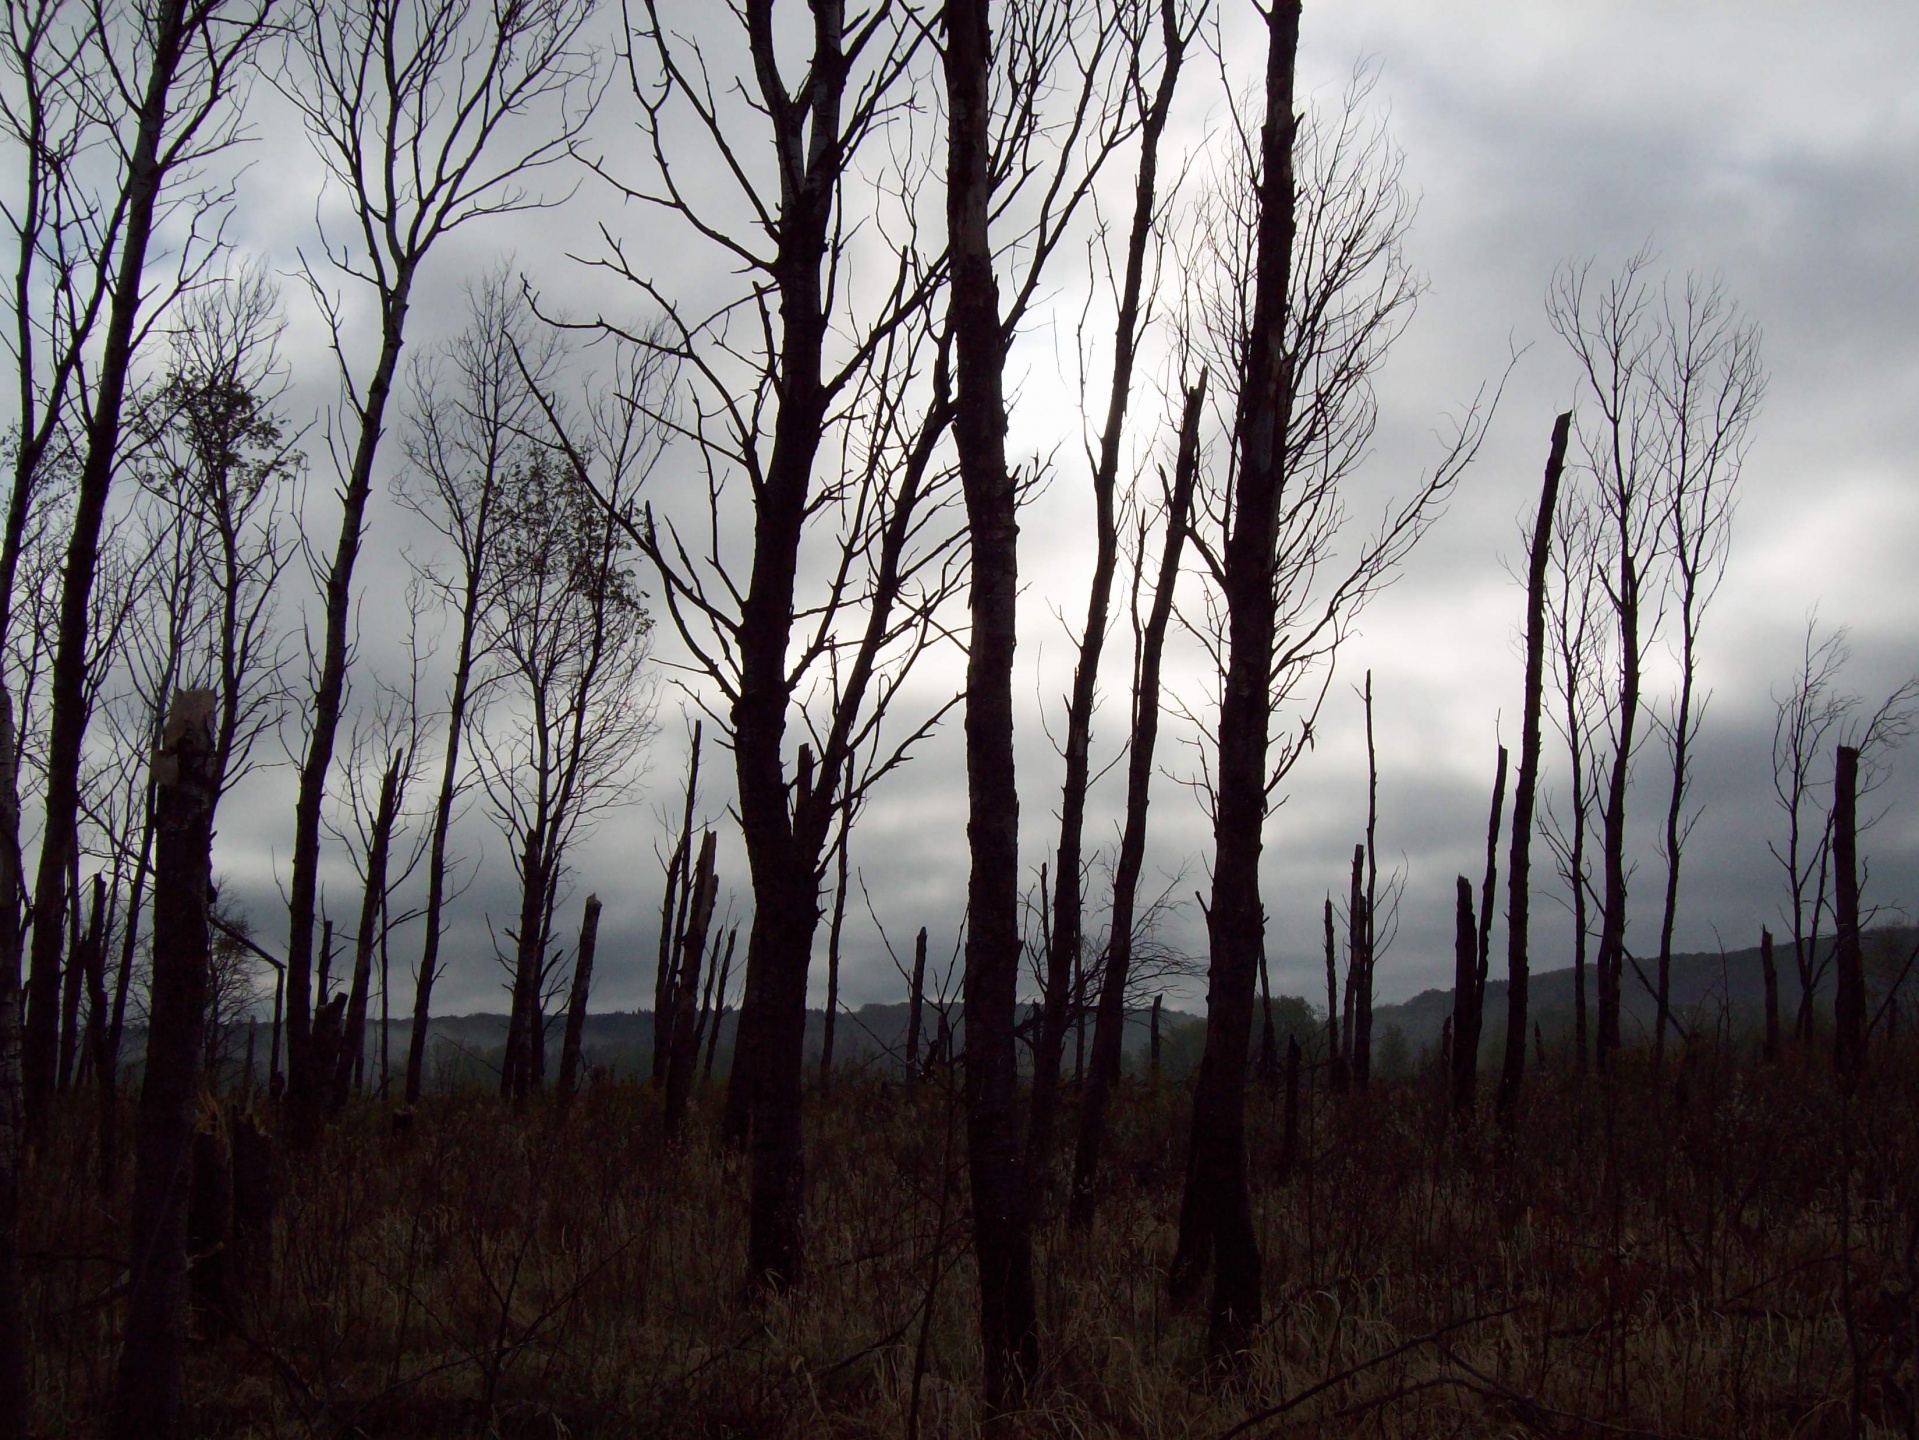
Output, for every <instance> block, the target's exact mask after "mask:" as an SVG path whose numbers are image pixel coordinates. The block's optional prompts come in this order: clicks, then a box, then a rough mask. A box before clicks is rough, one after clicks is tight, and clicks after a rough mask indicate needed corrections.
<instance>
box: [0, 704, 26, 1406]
mask: <svg viewBox="0 0 1919 1440" xmlns="http://www.w3.org/2000/svg"><path fill="white" fill-rule="evenodd" d="M18 754H19V750H18V749H17V748H16V745H15V740H14V731H13V697H12V696H11V695H9V694H8V693H7V690H6V688H5V686H4V685H0V1430H4V1431H5V1432H6V1433H7V1434H10V1435H25V1434H26V1433H27V1414H28V1411H27V1325H26V1310H25V1299H24V1296H23V1294H22V1292H21V1288H20V1169H21V1161H22V1158H23V1153H22V1152H23V1148H24V1147H23V1140H24V1138H25V1137H24V1134H23V1132H22V1127H21V1116H22V1109H23V1106H22V1101H21V1092H20V796H19V790H18V787H17V784H16V774H17V772H16V770H15V766H16V764H17V761H16V757H17V756H18Z"/></svg>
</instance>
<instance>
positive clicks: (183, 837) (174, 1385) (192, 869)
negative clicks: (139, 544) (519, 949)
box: [110, 690, 218, 1440]
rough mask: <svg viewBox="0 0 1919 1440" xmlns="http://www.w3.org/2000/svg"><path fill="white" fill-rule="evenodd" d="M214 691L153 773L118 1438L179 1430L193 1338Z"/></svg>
mask: <svg viewBox="0 0 1919 1440" xmlns="http://www.w3.org/2000/svg"><path fill="white" fill-rule="evenodd" d="M214 703H215V701H214V695H213V692H212V691H210V690H185V691H181V692H180V693H179V694H178V695H177V696H176V697H175V698H174V702H173V709H172V713H171V714H170V716H169V717H168V721H167V728H166V734H165V737H164V740H163V743H162V746H161V749H160V751H159V753H158V754H157V755H156V756H155V757H154V770H155V773H156V778H157V780H158V782H159V825H158V827H157V829H158V833H157V835H156V837H155V838H156V845H157V852H158V853H157V856H156V861H155V874H154V890H153V998H152V1003H151V1010H150V1020H149V1022H148V1027H147V1059H146V1080H145V1082H144V1084H143V1086H142V1089H141V1093H140V1119H139V1145H138V1157H137V1168H136V1170H135V1178H134V1188H133V1211H132V1226H131V1234H130V1236H129V1243H128V1246H127V1254H128V1257H129V1261H130V1265H129V1275H128V1280H127V1311H126V1329H125V1339H124V1342H123V1345H122V1349H121V1354H120V1365H119V1375H118V1379H117V1382H116V1386H115V1393H114V1402H113V1418H112V1423H111V1427H110V1433H111V1434H112V1435H114V1436H115V1437H124V1440H135V1437H145V1436H154V1435H171V1434H173V1433H175V1431H176V1429H177V1427H178V1423H179V1413H180V1381H181V1365H182V1362H183V1359H184V1356H185V1351H186V1339H187V1288H186V1287H187V1197H188V1189H189V1186H190V1184H191V1180H192V1173H193V1127H194V1112H195V1108H196V1106H197V1104H198V1102H199V1098H200V1057H201V1039H202V1033H201V1032H202V1029H203V1027H204V1024H205V1016H206V997H207V986H208V970H209V956H210V952H209V947H208V943H207V898H208V895H209V893H210V889H211V886H212V882H213V867H212V854H211V852H212V844H213V829H212V819H213V804H214V799H215V797H216V794H217V788H218V787H217V780H216V777H215V775H214V773H213V770H214V753H213V734H212V726H211V721H212V719H213V711H214Z"/></svg>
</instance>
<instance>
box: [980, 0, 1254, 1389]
mask: <svg viewBox="0 0 1919 1440" xmlns="http://www.w3.org/2000/svg"><path fill="white" fill-rule="evenodd" d="M987 10H988V6H987V0H947V4H946V9H945V14H946V45H945V50H944V54H943V59H944V62H945V72H946V98H947V107H948V119H947V172H946V228H947V241H948V246H949V255H950V262H951V282H950V285H951V288H950V294H951V297H952V298H951V305H952V327H953V338H954V345H955V350H956V355H957V367H956V378H957V382H958V389H957V396H956V408H955V412H954V436H955V439H956V441H957V443H958V449H959V470H960V484H961V487H962V489H963V490H964V492H965V499H966V518H967V527H968V531H969V533H970V536H971V540H972V566H973V569H972V585H971V591H970V601H971V605H970V611H971V621H972V628H971V639H970V644H969V648H968V653H967V660H966V790H967V825H966V832H967V839H968V842H969V847H970V850H971V859H972V865H971V871H970V874H969V876H968V879H967V889H966V897H967V925H966V971H965V981H964V992H965V1018H966V1075H965V1091H966V1132H967V1135H966V1138H967V1151H968V1159H969V1162H970V1163H969V1166H968V1173H969V1176H970V1179H971V1183H972V1196H973V1250H974V1255H975V1257H976V1258H977V1261H978V1266H979V1289H980V1342H981V1352H982V1362H983V1370H984V1380H985V1387H984V1388H985V1398H986V1407H987V1410H988V1412H989V1413H992V1414H998V1413H1003V1412H1004V1411H1006V1410H1008V1409H1011V1408H1012V1407H1014V1406H1015V1405H1016V1404H1017V1403H1018V1402H1019V1400H1020V1398H1021V1397H1022V1396H1023V1395H1024V1393H1025V1391H1026V1387H1027V1386H1028V1385H1029V1384H1030V1383H1031V1382H1032V1381H1033V1380H1034V1379H1035V1378H1036V1377H1037V1375H1038V1372H1039V1324H1038V1315H1037V1310H1036V1301H1035V1295H1034V1286H1033V1248H1032V1235H1031V1229H1030V1220H1029V1217H1028V1214H1027V1206H1026V1200H1027V1186H1026V1182H1025V1177H1024V1173H1023V1164H1022V1156H1021V1154H1020V1127H1019V1111H1018V1072H1017V1069H1016V1063H1017V1061H1016V1053H1015V1049H1014V1038H1013V1022H1014V1003H1015V996H1016V991H1017V987H1018V984H1019V962H1020V934H1019V788H1018V785H1017V784H1016V783H1015V778H1014V769H1013V646H1014V642H1015V640H1016V638H1017V633H1018V628H1017V623H1016V617H1017V610H1018V600H1019V522H1018V492H1017V491H1016V489H1015V487H1014V484H1013V477H1012V476H1011V475H1010V474H1009V473H1008V471H1007V467H1006V401H1005V393H1004V390H1003V385H1004V379H1005V377H1004V368H1005V358H1006V357H1005V337H1004V334H1003V331H1002V327H1001V321H1000V312H999V287H998V284H997V282H996V281H995V279H994V275H993V252H992V247H991V243H990V241H989V238H988V234H987V224H988V218H987V217H988V212H989V210H990V207H991V204H992V193H993V181H992V175H991V169H990V165H991V154H992V152H991V144H990V141H989V139H988V128H989V123H988V122H989V117H990V115H991V109H992V102H991V95H990V80H991V72H992V55H993V47H992V39H991V33H990V29H989V23H988V18H987ZM1244 1053H1245V1050H1244V1046H1243V1045H1242V1047H1241V1056H1242V1059H1243V1056H1244Z"/></svg>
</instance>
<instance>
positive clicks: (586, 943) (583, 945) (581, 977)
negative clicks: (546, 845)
mask: <svg viewBox="0 0 1919 1440" xmlns="http://www.w3.org/2000/svg"><path fill="white" fill-rule="evenodd" d="M599 935H600V897H599V896H597V895H589V896H587V897H586V914H585V915H584V916H583V917H582V918H581V920H580V948H579V949H578V950H577V951H576V952H575V953H574V956H573V988H572V991H571V992H570V993H569V994H568V995H567V997H566V1038H565V1040H563V1041H561V1043H560V1097H561V1098H562V1099H566V1098H567V1097H569V1096H571V1095H572V1094H573V1092H574V1091H575V1090H576V1089H578V1088H579V1083H580V1042H581V1040H582V1038H583V1037H584V1036H585V1034H586V997H587V994H588V992H589V991H591V989H592V987H593V948H594V945H595V943H596V942H597V941H598V939H599Z"/></svg>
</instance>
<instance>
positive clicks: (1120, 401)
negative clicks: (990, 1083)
mask: <svg viewBox="0 0 1919 1440" xmlns="http://www.w3.org/2000/svg"><path fill="white" fill-rule="evenodd" d="M1160 13H1161V25H1160V30H1161V34H1162V36H1163V38H1164V42H1165V46H1166V56H1165V62H1164V64H1163V66H1162V67H1161V70H1160V77H1159V84H1158V86H1157V88H1156V89H1155V91H1154V95H1153V101H1152V104H1151V105H1150V106H1148V107H1147V109H1146V113H1145V114H1144V115H1143V116H1142V117H1141V124H1140V136H1139V147H1140V148H1139V173H1138V178H1137V180H1136V182H1135V185H1134V191H1133V219H1132V224H1131V226H1130V228H1129V229H1128V231H1127V236H1126V268H1125V274H1124V277H1123V278H1122V280H1121V282H1120V296H1119V314H1118V325H1117V328H1116V330H1115V332H1114V341H1113V375H1112V382H1111V385H1110V387H1109V388H1108V390H1107V396H1106V423H1105V425H1104V426H1103V427H1102V429H1101V430H1100V443H1099V460H1098V463H1097V464H1096V465H1095V467H1094V470H1093V580H1092V585H1091V587H1090V589H1089V590H1088V592H1087V600H1086V628H1085V629H1084V630H1082V631H1081V632H1080V641H1079V658H1078V661H1077V663H1076V664H1075V666H1074V669H1073V691H1072V698H1071V699H1070V701H1069V702H1068V704H1067V709H1066V747H1065V760H1066V778H1065V785H1064V788H1063V790H1062V792H1061V796H1060V822H1059V850H1058V859H1057V861H1056V863H1055V865H1054V867H1053V934H1052V943H1051V945H1050V946H1049V947H1048V949H1047V956H1046V990H1045V995H1044V1000H1043V1003H1042V1005H1041V1007H1040V1023H1039V1033H1038V1038H1037V1040H1036V1042H1035V1044H1034V1046H1033V1093H1032V1109H1031V1118H1030V1121H1029V1124H1028V1128H1027V1146H1026V1150H1027V1168H1028V1172H1029V1174H1030V1175H1031V1176H1032V1178H1033V1181H1034V1183H1035V1185H1039V1186H1044V1184H1045V1177H1046V1175H1047V1173H1048V1171H1049V1169H1050V1166H1051V1162H1052V1152H1053V1132H1054V1128H1055V1123H1056V1120H1055V1112H1056V1110H1057V1106H1058V1094H1059V1066H1060V1052H1061V1049H1062V1043H1063V1041H1064V1038H1065V1034H1066V1015H1067V1004H1066V997H1067V989H1068V986H1069V983H1070V981H1071V977H1072V975H1073V974H1074V971H1075V967H1076V966H1079V965H1081V964H1082V963H1083V960H1084V957H1083V956H1082V955H1081V953H1080V952H1081V949H1082V947H1083V943H1084V928H1085V927H1084V916H1083V913H1082V911H1083V904H1084V897H1083V895H1082V894H1081V888H1080V887H1081V880H1082V878H1083V876H1082V871H1083V869H1084V866H1083V864H1082V856H1081V844H1082V841H1083V838H1084V832H1085V827H1086V789H1087V785H1088V783H1089V781H1090V778H1091V774H1092V759H1091V752H1092V734H1093V705H1094V701H1095V699H1096V696H1097V692H1098V685H1099V665H1100V657H1101V656H1102V655H1103V654H1104V653H1105V647H1106V627H1107V614H1108V610H1109V608H1110V606H1111V603H1112V593H1113V572H1114V569H1115V567H1116V563H1117V561H1118V558H1119V523H1118V519H1117V514H1116V504H1115V500H1116V494H1117V490H1118V483H1119V461H1120V442H1121V439H1122V435H1123V432H1124V430H1125V425H1126V409H1127V402H1128V401H1129V400H1130V399H1131V398H1132V390H1133V366H1134V359H1135V357H1136V355H1137V353H1138V345H1139V333H1140V303H1141V295H1142V292H1143V290H1144V287H1145V271H1146V245H1147V241H1148V240H1149V239H1150V238H1151V236H1152V231H1153V219H1154V214H1155V210H1156V207H1157V203H1158V201H1157V194H1156V190H1157V184H1158V177H1159V141H1160V136H1161V135H1162V134H1163V133H1164V131H1165V128H1166V117H1167V115H1168V113H1169V112H1170V111H1171V109H1172V103H1173V92H1174V88H1175V87H1176V86H1177V84H1178V82H1179V71H1180V65H1181V62H1182V60H1183V59H1184V57H1185V40H1184V37H1183V36H1182V34H1181V32H1180V28H1179V14H1178V7H1177V5H1176V4H1175V3H1174V0H1162V4H1161V11H1160Z"/></svg>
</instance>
